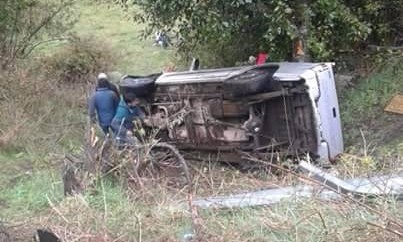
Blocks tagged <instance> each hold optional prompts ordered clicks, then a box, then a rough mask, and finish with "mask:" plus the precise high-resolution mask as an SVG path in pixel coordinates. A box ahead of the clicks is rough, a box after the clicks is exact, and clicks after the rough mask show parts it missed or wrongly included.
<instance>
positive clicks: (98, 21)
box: [73, 1, 173, 75]
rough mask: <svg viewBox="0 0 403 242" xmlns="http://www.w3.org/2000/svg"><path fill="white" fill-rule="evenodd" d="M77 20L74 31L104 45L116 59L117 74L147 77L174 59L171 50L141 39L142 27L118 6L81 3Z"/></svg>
mask: <svg viewBox="0 0 403 242" xmlns="http://www.w3.org/2000/svg"><path fill="white" fill-rule="evenodd" d="M78 4H79V6H78V8H79V9H80V19H79V21H78V23H77V24H76V25H75V27H74V29H73V31H75V32H76V33H77V34H78V35H83V34H84V35H86V36H89V37H93V38H95V39H97V40H100V42H104V43H107V45H109V46H110V48H111V49H113V50H114V54H115V55H116V56H117V57H118V61H119V64H118V65H117V69H116V70H115V71H118V72H120V73H123V74H125V73H130V74H136V75H137V74H150V73H156V72H160V71H162V69H163V67H165V66H166V65H168V64H169V63H170V62H171V61H172V60H171V58H172V57H173V50H172V49H167V50H161V49H160V48H158V47H156V46H153V40H152V39H150V38H148V39H142V37H141V33H142V30H143V27H144V25H140V24H134V23H133V21H131V17H130V16H129V15H128V13H127V12H124V11H123V10H122V9H121V8H120V7H119V6H116V5H106V4H102V3H101V4H94V3H93V2H91V1H80V2H79V3H78Z"/></svg>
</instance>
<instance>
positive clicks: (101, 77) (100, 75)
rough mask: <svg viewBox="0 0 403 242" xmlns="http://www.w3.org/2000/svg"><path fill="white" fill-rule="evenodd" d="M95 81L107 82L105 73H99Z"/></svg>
mask: <svg viewBox="0 0 403 242" xmlns="http://www.w3.org/2000/svg"><path fill="white" fill-rule="evenodd" d="M97 79H98V80H101V79H106V80H107V79H108V76H107V75H106V74H105V73H103V72H101V73H99V74H98V77H97Z"/></svg>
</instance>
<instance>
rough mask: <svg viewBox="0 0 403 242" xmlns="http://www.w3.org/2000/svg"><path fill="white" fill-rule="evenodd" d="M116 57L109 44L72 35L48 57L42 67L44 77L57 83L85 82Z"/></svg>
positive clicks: (105, 70)
mask: <svg viewBox="0 0 403 242" xmlns="http://www.w3.org/2000/svg"><path fill="white" fill-rule="evenodd" d="M116 59H117V57H116V56H115V55H114V53H113V52H112V50H111V49H110V48H109V46H108V45H107V44H105V43H101V42H100V41H98V40H95V39H93V38H81V37H73V38H71V41H70V42H69V43H68V44H67V46H66V47H65V48H63V49H61V50H60V51H59V52H57V53H55V54H53V55H52V56H50V57H45V58H44V60H43V62H42V63H43V67H44V68H45V70H46V73H45V74H46V77H47V78H50V79H53V80H56V81H57V82H59V83H87V82H91V80H93V77H94V75H96V74H97V73H99V72H107V71H108V70H111V68H112V67H113V66H114V65H115V60H116Z"/></svg>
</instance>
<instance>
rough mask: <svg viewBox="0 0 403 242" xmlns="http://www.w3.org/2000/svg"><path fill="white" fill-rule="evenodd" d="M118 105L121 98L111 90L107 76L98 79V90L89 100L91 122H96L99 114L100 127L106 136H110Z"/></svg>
mask: <svg viewBox="0 0 403 242" xmlns="http://www.w3.org/2000/svg"><path fill="white" fill-rule="evenodd" d="M118 103H119V97H118V96H117V94H116V93H115V92H114V91H113V90H111V89H110V87H109V82H108V80H107V78H106V76H105V77H98V80H97V88H96V91H95V93H94V94H93V95H92V96H91V98H90V100H89V105H88V106H89V107H88V109H89V115H90V119H91V122H93V123H94V122H95V120H96V114H97V116H98V123H99V126H100V127H101V129H102V131H104V133H105V135H107V134H109V129H110V128H111V122H112V119H113V117H114V116H115V112H116V108H117V105H118ZM95 113H96V114H95Z"/></svg>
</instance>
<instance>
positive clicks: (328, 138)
mask: <svg viewBox="0 0 403 242" xmlns="http://www.w3.org/2000/svg"><path fill="white" fill-rule="evenodd" d="M133 83H137V84H136V85H138V83H141V82H136V80H134V81H133ZM147 85H148V86H150V85H152V88H151V89H152V91H147V92H145V93H142V94H143V96H144V99H145V100H146V102H145V104H144V106H143V108H144V110H145V112H146V114H147V118H148V119H149V120H151V122H150V123H151V124H150V126H151V127H154V128H157V129H158V130H159V132H158V138H159V139H160V140H163V141H166V142H171V143H173V144H175V145H176V146H177V147H179V148H181V149H188V150H193V151H212V152H213V153H216V154H217V151H218V153H219V154H220V157H221V158H218V160H223V161H228V162H240V161H242V154H248V153H253V155H257V156H259V157H268V156H271V157H273V155H279V154H280V155H285V156H295V155H300V154H306V153H309V154H310V155H311V156H313V157H315V158H320V159H326V160H328V159H334V158H335V156H337V155H338V154H340V153H341V152H342V151H343V140H342V135H341V125H340V116H339V108H338V104H337V95H336V89H335V83H334V76H333V72H332V65H331V64H330V63H271V64H265V65H260V66H247V67H234V68H221V69H210V70H199V71H187V72H173V73H165V74H162V75H160V76H158V77H156V78H155V80H154V82H153V83H152V84H149V83H148V84H147ZM129 89H130V88H129V86H128V85H126V86H122V85H121V91H122V92H123V95H124V93H125V92H127V90H129ZM151 89H150V90H151Z"/></svg>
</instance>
